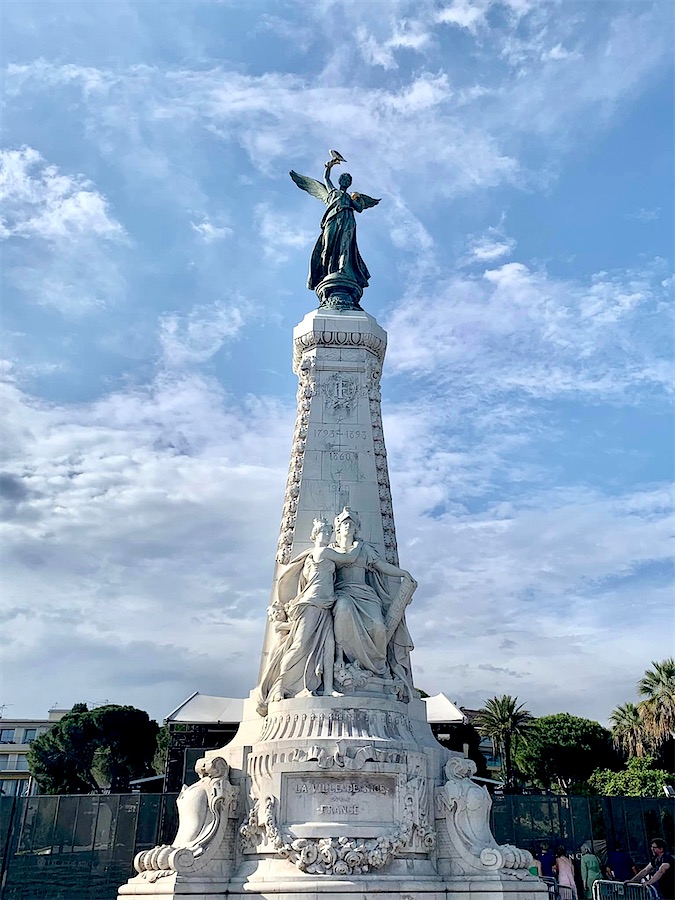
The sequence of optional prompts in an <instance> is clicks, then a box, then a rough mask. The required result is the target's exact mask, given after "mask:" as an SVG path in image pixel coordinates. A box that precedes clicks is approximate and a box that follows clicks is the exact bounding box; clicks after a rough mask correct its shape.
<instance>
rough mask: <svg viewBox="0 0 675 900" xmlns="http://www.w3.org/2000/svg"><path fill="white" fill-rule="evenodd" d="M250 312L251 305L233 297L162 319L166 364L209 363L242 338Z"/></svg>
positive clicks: (163, 348) (163, 355)
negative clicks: (230, 344)
mask: <svg viewBox="0 0 675 900" xmlns="http://www.w3.org/2000/svg"><path fill="white" fill-rule="evenodd" d="M250 311H251V306H250V304H248V303H246V302H245V301H244V300H243V299H242V298H233V300H230V301H229V302H228V301H224V300H220V301H217V302H216V303H212V304H211V305H209V306H196V307H194V308H193V309H191V310H190V312H189V313H188V314H187V315H178V314H176V313H172V314H167V315H164V316H162V318H161V320H160V328H159V338H160V344H161V347H162V359H163V362H164V363H165V364H166V365H168V366H170V367H181V366H185V365H192V364H195V363H203V362H206V361H207V360H209V359H211V358H212V357H213V356H214V355H215V354H216V353H217V352H218V351H219V350H220V349H221V348H222V347H223V346H224V345H225V344H226V343H227V342H229V341H232V340H235V339H236V338H237V337H239V335H240V334H241V331H242V329H243V328H244V325H245V323H246V320H247V318H248V316H249V315H250Z"/></svg>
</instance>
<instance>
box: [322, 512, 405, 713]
mask: <svg viewBox="0 0 675 900" xmlns="http://www.w3.org/2000/svg"><path fill="white" fill-rule="evenodd" d="M334 527H335V543H334V544H333V545H332V546H333V547H334V549H335V550H336V551H337V552H338V553H339V554H342V555H343V556H345V557H346V556H348V555H351V554H352V553H353V552H354V549H357V548H358V549H359V552H358V554H357V556H356V559H355V560H354V561H353V562H352V563H351V564H350V565H347V566H339V567H338V569H337V572H336V577H335V606H334V608H333V623H334V628H335V643H336V660H337V665H338V666H340V665H341V664H342V665H344V664H345V662H347V663H356V664H357V665H358V666H360V668H362V669H366V670H368V671H370V672H372V673H373V674H374V675H380V676H385V677H391V676H393V678H394V679H397V680H398V681H399V682H400V683H402V685H403V687H404V689H405V690H404V693H405V694H406V697H405V699H407V700H409V699H410V698H411V695H412V690H413V685H412V674H411V670H410V651H411V650H412V648H413V642H412V639H411V637H410V633H409V631H408V628H407V626H406V624H405V618H404V617H402V618H401V620H400V622H399V623H398V625H397V627H396V629H395V631H394V633H393V635H392V637H391V640H390V641H389V642H388V641H387V628H386V624H385V622H386V613H387V610H388V609H389V607H390V605H391V603H392V596H391V595H390V593H389V591H388V588H387V583H386V580H385V577H383V576H391V577H392V578H408V579H410V580H411V581H413V583H414V579H413V578H412V576H411V575H410V573H409V572H406V571H405V569H399V568H398V566H394V565H392V564H391V563H388V562H386V561H385V560H383V559H382V558H381V557H380V556H379V555H378V554H377V552H376V551H375V549H374V548H373V547H371V546H369V545H368V544H364V543H361V544H359V543H358V542H357V541H356V540H355V539H356V536H357V534H358V531H359V528H360V522H359V518H358V515H357V514H356V513H355V512H353V511H352V510H351V509H350V508H349V507H345V508H344V509H343V510H342V512H341V513H340V514H339V515H338V516H336V517H335V522H334Z"/></svg>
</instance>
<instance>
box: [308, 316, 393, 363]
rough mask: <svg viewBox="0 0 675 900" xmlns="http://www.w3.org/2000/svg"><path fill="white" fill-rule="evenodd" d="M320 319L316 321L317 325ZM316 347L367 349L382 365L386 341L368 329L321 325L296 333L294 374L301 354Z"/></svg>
mask: <svg viewBox="0 0 675 900" xmlns="http://www.w3.org/2000/svg"><path fill="white" fill-rule="evenodd" d="M320 321H321V320H319V322H317V325H319V326H320ZM317 347H350V348H357V349H364V350H368V351H370V353H372V354H373V355H374V356H375V357H376V358H377V360H378V361H379V363H380V365H382V363H383V362H384V354H385V352H386V349H387V342H386V340H383V339H382V338H380V337H378V336H377V335H376V334H373V333H372V332H370V331H338V330H331V331H324V329H323V328H321V327H315V328H313V329H312V331H305V332H304V333H303V334H300V335H298V336H297V337H296V338H295V340H294V341H293V371H294V372H295V373H296V375H297V373H298V368H299V366H300V363H301V362H302V356H303V354H304V353H306V352H307V351H308V350H315V349H316V348H317Z"/></svg>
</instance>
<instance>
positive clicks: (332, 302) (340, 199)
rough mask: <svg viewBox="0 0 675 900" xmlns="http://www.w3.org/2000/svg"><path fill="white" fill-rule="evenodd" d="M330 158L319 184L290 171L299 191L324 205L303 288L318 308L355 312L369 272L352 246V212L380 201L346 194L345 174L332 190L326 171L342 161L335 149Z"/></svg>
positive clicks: (348, 181) (348, 179)
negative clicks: (314, 295) (313, 296)
mask: <svg viewBox="0 0 675 900" xmlns="http://www.w3.org/2000/svg"><path fill="white" fill-rule="evenodd" d="M330 155H331V159H330V160H329V161H328V162H327V163H326V167H325V172H324V177H323V184H322V183H321V182H320V181H317V180H316V179H315V178H308V177H307V176H306V175H298V173H297V172H293V171H291V172H290V176H291V178H292V179H293V181H294V182H295V183H296V184H297V186H298V187H299V188H302V190H303V191H307V193H308V194H311V195H312V197H316V198H317V200H321V202H322V203H325V204H326V206H327V209H326V212H325V213H324V216H323V218H322V219H321V234H320V235H319V237H318V239H317V242H316V244H315V245H314V250H313V251H312V257H311V260H310V263H309V277H308V279H307V287H308V288H309V289H310V290H312V291H314V290H315V291H316V292H317V294H318V295H319V300H320V302H321V306H333V307H337V308H357V309H358V308H360V307H359V300H360V299H361V296H362V294H363V289H364V288H365V287H367V286H368V281H369V279H370V272H369V271H368V269H367V268H366V264H365V262H364V261H363V258H362V256H361V254H360V253H359V248H358V246H357V244H356V221H355V219H354V213H355V212H359V213H360V212H363V210H364V209H370V207H372V206H377V204H378V203H379V202H380V201H379V200H375V199H374V198H373V197H369V196H368V195H367V194H360V193H357V192H353V193H351V194H350V193H349V188H350V187H351V184H352V176H351V175H350V174H349V173H348V172H343V174H342V175H340V178H339V180H338V187H337V188H336V187H335V185H334V184H333V182H332V181H331V180H330V170H331V169H332V168H333V166H337V165H340V163H341V162H345V160H344V158H343V157H342V156H341V155H340V154H339V153H338V152H337V151H336V150H331V151H330Z"/></svg>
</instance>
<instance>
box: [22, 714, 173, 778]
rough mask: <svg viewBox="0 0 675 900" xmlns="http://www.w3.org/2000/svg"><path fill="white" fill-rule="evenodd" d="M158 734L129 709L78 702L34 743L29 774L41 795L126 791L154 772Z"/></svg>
mask: <svg viewBox="0 0 675 900" xmlns="http://www.w3.org/2000/svg"><path fill="white" fill-rule="evenodd" d="M158 730H159V729H158V725H157V723H156V722H155V721H153V720H152V719H150V718H149V716H148V714H147V713H146V712H144V711H143V710H140V709H136V708H135V707H133V706H117V705H108V706H99V707H97V708H96V709H92V710H89V709H87V706H86V704H83V703H78V704H76V705H75V706H74V707H73V708H72V709H71V711H70V712H69V713H66V715H65V716H64V717H63V718H62V719H61V720H60V721H59V722H57V723H56V724H55V725H54V726H53V727H52V728H51V729H50V730H49V731H48V732H46V734H43V735H40V737H38V738H36V739H35V740H34V741H33V743H32V744H31V746H30V749H29V751H28V766H29V769H30V773H31V775H33V777H34V778H35V779H36V781H37V782H38V785H39V786H40V791H41V792H42V793H45V794H88V793H97V794H98V793H101V792H102V791H103V790H106V789H109V790H110V792H111V793H124V792H125V791H127V790H129V781H130V780H131V779H132V778H143V777H145V776H147V775H152V774H154V773H153V770H152V760H153V756H154V754H155V752H156V750H157V732H158Z"/></svg>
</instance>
